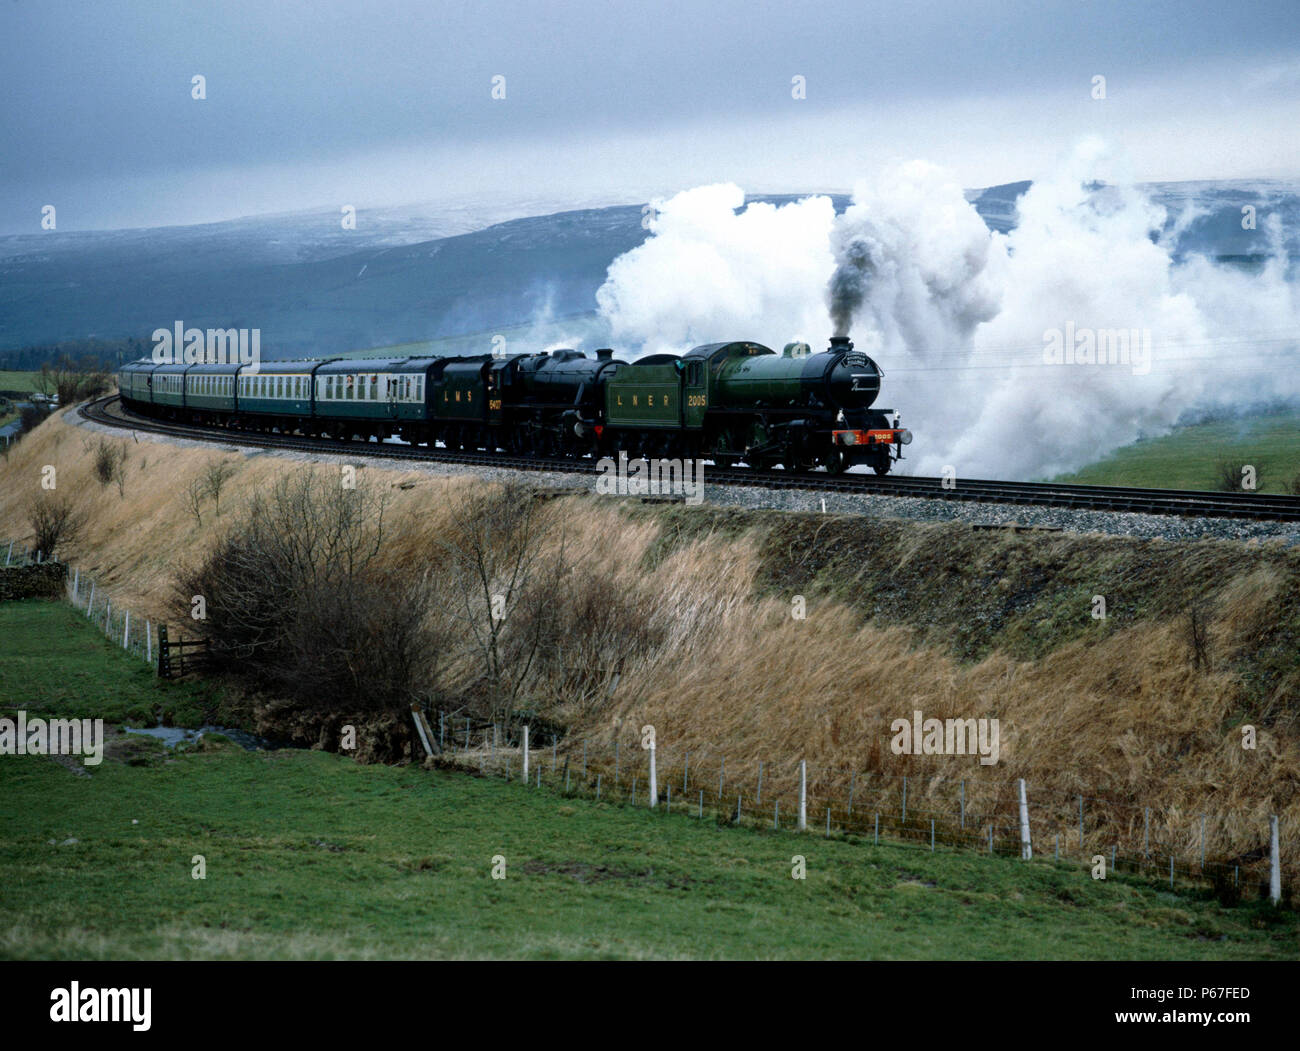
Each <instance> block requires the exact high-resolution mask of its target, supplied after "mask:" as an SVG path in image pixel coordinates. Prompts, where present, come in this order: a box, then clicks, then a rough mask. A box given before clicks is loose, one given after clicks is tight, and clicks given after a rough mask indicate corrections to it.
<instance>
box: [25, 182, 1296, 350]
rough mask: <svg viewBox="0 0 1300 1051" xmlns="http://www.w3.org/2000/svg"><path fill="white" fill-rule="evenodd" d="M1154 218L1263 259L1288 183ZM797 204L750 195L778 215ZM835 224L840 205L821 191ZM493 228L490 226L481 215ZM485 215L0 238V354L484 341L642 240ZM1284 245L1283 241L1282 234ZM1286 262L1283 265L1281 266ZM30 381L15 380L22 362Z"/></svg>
mask: <svg viewBox="0 0 1300 1051" xmlns="http://www.w3.org/2000/svg"><path fill="white" fill-rule="evenodd" d="M1029 185H1030V184H1029V183H1028V182H1017V183H1009V184H1007V185H1005V186H994V187H989V188H987V189H982V190H971V191H969V192H968V194H967V196H968V198H969V199H970V200H971V201H972V203H973V204H974V206H975V208H976V210H977V211H978V212H979V214H980V215H981V216H982V217H983V218H984V221H985V223H986V224H987V225H988V227H989V228H990V229H991V230H997V231H1002V232H1005V231H1006V230H1009V229H1011V228H1012V227H1013V226H1014V224H1015V202H1016V200H1017V198H1018V197H1019V196H1020V195H1021V194H1022V193H1024V191H1025V190H1026V189H1027V188H1028V187H1029ZM1150 189H1151V190H1152V192H1153V194H1154V196H1155V198H1156V199H1157V200H1158V201H1160V202H1161V203H1163V204H1165V205H1166V206H1167V207H1168V208H1169V209H1170V213H1171V217H1170V225H1169V229H1170V230H1173V229H1174V223H1175V220H1176V218H1177V217H1178V216H1180V215H1182V214H1184V212H1185V211H1186V210H1187V209H1194V210H1195V211H1194V214H1195V215H1196V218H1194V219H1191V220H1190V221H1189V222H1187V223H1186V224H1185V228H1182V229H1181V230H1180V231H1179V233H1178V235H1177V236H1178V238H1179V240H1178V245H1179V248H1180V250H1181V251H1184V252H1190V251H1195V252H1206V253H1209V254H1214V255H1222V256H1231V257H1234V258H1241V257H1249V256H1250V255H1251V253H1256V252H1259V251H1261V250H1263V245H1264V242H1263V239H1261V238H1258V237H1251V236H1248V235H1246V234H1245V233H1244V232H1243V231H1242V230H1241V223H1240V218H1241V215H1240V209H1241V206H1242V204H1243V203H1255V204H1257V205H1258V206H1259V207H1260V209H1261V213H1266V212H1267V211H1269V210H1274V211H1279V212H1281V213H1282V214H1283V218H1284V223H1283V225H1284V227H1285V228H1286V229H1287V230H1291V231H1294V230H1297V229H1300V222H1297V221H1296V220H1297V219H1300V196H1298V195H1297V194H1296V192H1295V189H1294V187H1290V186H1283V185H1281V184H1270V183H1257V184H1252V185H1251V186H1243V185H1228V184H1218V183H1171V184H1158V185H1154V186H1152V187H1150ZM795 199H796V195H780V196H762V197H751V198H750V200H751V201H754V200H762V201H772V202H783V201H789V200H795ZM832 200H833V201H834V202H835V207H836V209H837V210H840V211H842V210H843V209H844V208H846V207H847V206H848V204H849V198H848V197H846V196H844V195H833V196H832ZM497 214H500V209H498V212H497ZM491 216H492V212H491V211H490V210H489V209H487V208H486V207H483V208H480V209H478V210H477V211H476V210H473V209H469V208H467V207H465V206H463V205H460V206H456V207H452V208H449V209H448V210H447V211H446V212H445V213H440V212H438V210H437V206H436V205H431V206H428V207H426V208H416V207H411V208H407V209H393V210H389V211H387V212H368V211H366V212H361V213H359V214H358V223H357V229H356V230H353V231H345V230H343V229H342V228H341V226H340V223H339V215H338V214H336V213H332V212H327V211H316V212H309V213H302V214H296V215H289V216H263V217H253V218H247V219H239V220H234V221H230V222H224V223H211V224H206V225H202V226H191V227H164V228H158V229H146V230H121V231H94V232H69V233H63V232H52V233H43V234H29V235H21V236H10V237H3V238H0V354H2V353H3V351H4V350H7V349H13V348H21V347H30V346H33V345H36V344H54V343H58V342H60V341H65V340H86V339H91V338H98V339H101V340H120V339H136V340H146V341H147V340H148V339H149V334H150V333H151V332H153V330H154V329H156V328H159V327H163V326H171V325H172V324H174V323H175V322H176V321H177V320H181V321H184V322H185V323H186V324H187V325H194V326H197V327H202V328H208V327H237V328H245V327H246V328H260V329H261V332H262V349H263V353H264V354H266V355H267V356H268V357H272V358H275V357H297V356H302V355H306V354H324V353H339V352H343V351H349V350H356V349H359V348H365V347H379V346H386V345H391V344H399V343H409V342H418V341H426V340H433V339H439V338H445V337H450V336H463V335H466V334H470V333H478V332H488V333H493V332H499V331H502V330H503V329H505V328H509V327H512V326H519V325H524V324H529V323H533V322H536V321H538V320H543V321H544V320H548V319H554V318H562V317H567V316H575V315H584V314H590V313H592V312H593V311H594V310H595V306H596V304H595V293H596V290H597V289H598V288H599V287H600V285H601V284H602V283H603V282H604V280H605V274H606V270H607V268H608V266H609V264H610V263H611V262H612V261H613V260H614V259H615V258H616V257H617V256H619V255H621V254H622V253H624V252H626V251H628V250H629V249H631V248H633V247H635V246H636V245H638V244H640V243H641V242H642V241H643V240H644V239H645V237H646V231H645V230H644V229H643V228H642V226H641V219H642V213H641V206H640V205H639V204H632V205H619V206H614V207H605V208H588V209H584V210H579V211H564V212H556V213H554V214H550V215H538V216H533V217H530V218H516V219H511V220H509V221H506V222H496V223H495V224H493V225H487V224H488V223H489V222H490V221H491ZM1288 236H1291V237H1293V238H1294V237H1295V236H1296V235H1295V234H1290V235H1288ZM1295 254H1297V255H1300V252H1297V253H1295ZM28 367H30V366H28Z"/></svg>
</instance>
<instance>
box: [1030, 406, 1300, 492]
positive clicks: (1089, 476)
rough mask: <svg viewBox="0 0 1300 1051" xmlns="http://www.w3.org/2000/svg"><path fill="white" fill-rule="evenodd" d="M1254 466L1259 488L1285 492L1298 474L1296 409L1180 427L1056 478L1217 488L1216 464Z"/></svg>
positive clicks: (1299, 451) (1299, 433)
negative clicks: (1245, 418)
mask: <svg viewBox="0 0 1300 1051" xmlns="http://www.w3.org/2000/svg"><path fill="white" fill-rule="evenodd" d="M1223 460H1229V461H1233V462H1234V463H1236V464H1252V465H1254V466H1255V468H1256V469H1257V471H1258V472H1259V482H1260V485H1259V491H1260V492H1266V493H1280V492H1285V491H1286V487H1287V484H1288V483H1290V482H1292V481H1293V480H1294V479H1296V478H1297V477H1300V413H1292V412H1285V413H1273V414H1270V415H1267V416H1260V417H1257V418H1255V419H1252V420H1230V421H1220V422H1214V423H1200V424H1196V425H1194V426H1190V427H1180V428H1179V429H1178V430H1176V431H1174V432H1173V433H1171V434H1168V435H1165V436H1164V437H1161V438H1150V439H1145V440H1142V441H1138V442H1134V443H1133V444H1132V445H1126V446H1124V447H1123V448H1122V449H1119V450H1117V451H1116V452H1115V453H1113V454H1112V455H1110V456H1108V457H1106V458H1105V459H1104V460H1100V461H1098V462H1097V463H1094V464H1091V465H1090V466H1088V467H1085V468H1083V469H1082V470H1080V471H1076V472H1074V473H1073V474H1067V475H1060V476H1059V477H1057V478H1056V479H1054V480H1055V481H1058V482H1079V483H1083V484H1085V485H1135V486H1143V487H1151V488H1165V489H1215V488H1217V479H1218V473H1219V472H1218V465H1219V463H1220V461H1223Z"/></svg>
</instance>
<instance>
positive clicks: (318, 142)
mask: <svg viewBox="0 0 1300 1051" xmlns="http://www.w3.org/2000/svg"><path fill="white" fill-rule="evenodd" d="M1297 14H1298V9H1297V5H1296V2H1295V0H1278V2H1264V0H1259V2H1252V0H1238V2H1235V3H1232V4H1228V3H1225V2H1224V0H1176V2H1164V0H1140V2H1137V0H1004V2H1001V3H997V4H982V3H978V2H975V0H929V2H927V0H916V2H912V3H908V2H901V0H898V2H893V3H888V4H877V3H872V2H870V0H865V2H864V0H817V2H816V3H799V2H796V0H785V2H780V3H764V2H761V0H725V2H708V0H656V2H654V3H646V4H639V3H626V2H611V0H603V2H588V0H566V2H564V3H550V4H547V3H544V2H540V0H521V2H515V0H508V2H495V3H494V2H486V3H441V2H438V0H361V2H357V3H353V2H341V0H339V2H330V0H316V2H300V0H224V2H223V0H212V2H204V3H195V2H192V0H184V2H178V0H102V2H97V0H80V2H66V0H0V86H2V87H3V104H2V105H0V232H3V233H23V232H32V233H37V232H39V230H40V217H41V208H42V206H43V205H46V204H54V205H55V206H56V207H57V209H58V228H59V229H60V230H76V229H92V228H113V227H123V226H155V225H164V224H175V223H194V222H204V221H212V220H218V219H226V218H233V217H235V216H240V215H250V214H257V213H263V212H281V211H296V210H300V209H306V208H313V207H331V208H336V209H337V208H338V207H339V206H340V205H341V204H344V203H350V204H354V205H356V206H357V207H359V208H364V207H367V206H375V205H383V204H398V203H404V202H412V201H426V200H427V201H438V200H453V199H454V200H464V199H466V198H488V199H500V200H503V201H508V200H513V199H520V198H545V199H552V200H555V201H562V202H570V201H571V202H572V203H574V204H585V203H593V202H602V203H615V202H631V201H641V200H645V199H647V198H648V197H649V196H651V195H653V194H658V193H667V192H672V191H675V190H678V189H681V188H684V187H687V186H692V185H696V184H699V183H705V182H714V181H719V180H734V181H736V182H739V183H740V184H741V185H742V186H744V187H745V188H746V189H747V190H750V191H751V192H777V191H792V190H832V189H849V188H851V186H852V184H853V182H854V180H855V179H857V178H860V177H863V176H870V175H871V173H872V172H873V171H875V170H877V169H878V168H880V167H881V166H883V165H885V164H888V163H892V162H896V161H898V160H905V159H911V158H913V157H924V158H926V159H929V160H931V161H934V162H937V163H940V164H944V165H947V166H948V167H950V168H952V169H953V170H954V171H955V172H956V173H957V176H958V178H959V180H960V181H961V182H962V184H963V185H966V186H982V185H989V184H992V183H998V182H1007V181H1012V180H1015V179H1021V178H1029V177H1032V176H1033V175H1034V174H1035V173H1036V172H1039V171H1042V170H1043V169H1044V168H1045V167H1046V166H1049V165H1051V164H1052V163H1053V161H1054V160H1055V159H1056V158H1057V157H1058V156H1059V155H1060V154H1062V153H1063V152H1064V151H1065V150H1067V149H1068V148H1069V147H1070V146H1071V145H1072V144H1073V142H1074V141H1076V140H1077V139H1079V138H1081V137H1083V136H1085V135H1088V134H1100V135H1101V136H1103V137H1104V138H1106V139H1108V140H1109V141H1110V142H1111V143H1112V144H1113V145H1114V146H1115V147H1116V148H1117V149H1118V151H1119V153H1120V155H1121V156H1122V157H1124V158H1125V159H1126V161H1127V165H1128V168H1127V174H1129V175H1131V176H1132V177H1133V178H1135V179H1141V180H1148V179H1199V178H1248V177H1279V178H1293V177H1296V176H1298V175H1300V17H1297ZM195 75H202V76H203V77H205V78H206V94H207V97H206V99H203V100H201V101H200V100H195V99H193V98H192V97H191V94H192V88H191V83H192V77H194V76H195ZM1096 75H1102V76H1104V77H1105V78H1106V98H1105V99H1104V100H1097V99H1094V98H1092V97H1091V93H1092V90H1093V77H1094V76H1096ZM496 76H503V77H504V78H505V98H504V99H494V98H492V88H493V78H494V77H496ZM795 76H802V77H804V78H806V96H807V97H806V98H803V99H796V98H793V97H792V78H793V77H795Z"/></svg>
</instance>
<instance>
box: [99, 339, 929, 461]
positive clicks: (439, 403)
mask: <svg viewBox="0 0 1300 1051" xmlns="http://www.w3.org/2000/svg"><path fill="white" fill-rule="evenodd" d="M882 377H883V373H882V372H881V370H880V368H879V367H878V366H877V365H876V363H875V362H874V361H872V360H871V358H869V357H868V356H867V355H866V354H863V353H861V352H860V351H855V350H854V349H853V344H852V343H851V342H850V341H849V339H848V338H847V337H844V336H836V337H834V338H832V339H831V341H830V346H829V348H828V349H827V350H825V351H823V352H821V353H816V354H814V353H812V352H811V348H810V347H809V346H808V344H806V343H790V344H787V345H786V347H785V350H784V352H783V353H781V354H778V353H776V352H775V351H773V350H771V349H769V348H768V347H765V346H763V345H762V344H759V343H750V342H744V341H740V342H731V343H709V344H706V345H704V346H700V347H696V348H695V349H694V350H691V351H689V352H687V353H686V354H683V355H680V356H678V355H676V354H654V355H650V356H649V357H645V358H641V359H639V360H637V361H632V362H628V361H622V360H620V359H617V358H615V357H614V352H613V351H612V350H609V349H602V350H598V351H597V352H596V356H595V358H588V357H587V356H586V355H584V354H580V353H578V352H577V351H574V350H556V351H551V352H549V353H541V354H514V355H509V356H503V357H497V356H493V355H487V354H484V355H478V356H469V357H403V358H329V359H323V360H309V361H274V362H266V363H264V364H262V365H260V366H256V367H254V366H249V365H246V364H240V363H238V362H234V363H230V364H209V363H204V362H198V363H193V364H186V363H182V362H177V363H174V364H162V365H159V364H157V363H156V362H154V361H153V360H151V359H148V358H145V359H142V360H140V361H135V362H130V363H128V364H127V365H124V366H123V367H122V368H121V369H120V370H119V372H118V388H119V390H120V392H121V396H122V400H123V402H125V403H126V405H127V406H128V407H130V408H131V409H133V410H135V411H137V412H142V413H147V414H153V415H159V416H164V417H167V418H169V419H176V420H185V421H190V422H195V423H201V424H209V425H216V426H221V427H229V428H236V429H243V430H255V431H279V432H282V433H295V432H296V433H300V434H305V435H310V436H313V437H321V438H324V437H331V438H334V439H337V440H340V441H348V440H351V439H353V438H361V439H371V438H375V439H379V440H383V439H385V438H389V437H396V438H400V439H402V440H404V441H407V442H410V443H411V444H415V445H422V444H423V445H432V444H433V443H435V442H439V441H440V442H442V443H443V444H444V445H445V446H446V447H447V448H449V449H467V450H478V449H482V450H488V451H493V452H495V451H497V450H505V451H507V452H511V453H517V454H523V455H536V456H583V455H587V454H591V455H596V456H606V455H611V456H617V455H618V454H619V453H620V452H623V453H627V454H628V456H630V457H637V456H644V457H662V458H690V459H707V460H712V461H713V462H714V463H716V464H718V465H720V466H731V465H734V464H736V463H739V462H741V461H744V462H745V463H746V464H748V465H749V466H751V467H756V468H767V467H772V466H775V465H776V464H783V465H784V466H785V467H786V468H787V469H790V470H810V469H813V468H815V467H825V468H826V469H827V470H828V471H830V472H832V473H839V472H841V471H843V470H845V469H847V468H848V467H850V466H852V465H854V464H865V465H867V466H869V467H871V468H872V469H873V470H874V471H875V472H876V473H877V474H885V473H886V472H887V471H888V470H889V469H890V467H891V466H892V465H893V462H894V461H895V460H897V459H901V457H902V447H903V446H904V445H906V444H908V443H909V442H911V440H912V435H911V432H910V431H908V430H906V429H904V428H901V427H900V426H899V421H898V416H897V414H896V413H894V411H893V410H892V409H879V408H875V407H874V405H875V401H876V398H877V397H878V395H879V393H880V381H881V379H882ZM891 417H892V418H891Z"/></svg>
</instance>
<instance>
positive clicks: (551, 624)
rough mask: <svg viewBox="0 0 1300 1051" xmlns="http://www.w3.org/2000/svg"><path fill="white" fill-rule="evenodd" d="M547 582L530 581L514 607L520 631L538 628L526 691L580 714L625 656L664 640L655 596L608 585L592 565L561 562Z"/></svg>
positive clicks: (601, 694) (639, 654)
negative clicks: (532, 671) (530, 681)
mask: <svg viewBox="0 0 1300 1051" xmlns="http://www.w3.org/2000/svg"><path fill="white" fill-rule="evenodd" d="M552 581H553V583H552ZM548 583H550V586H548V587H545V588H543V587H535V588H533V589H531V590H530V591H529V592H528V593H527V594H526V596H525V598H524V600H523V601H522V602H521V604H520V609H519V610H518V612H517V614H516V621H517V623H516V626H517V627H518V628H519V629H520V630H521V634H523V635H525V636H529V635H531V634H533V633H534V632H536V634H537V636H538V655H537V659H536V667H535V683H534V686H533V693H534V694H535V695H536V696H538V698H539V699H543V698H544V699H545V700H546V701H547V702H548V703H549V705H551V706H573V709H574V712H575V714H577V715H579V716H581V715H587V714H590V713H591V712H592V711H593V710H594V709H595V708H596V707H598V706H599V705H600V704H601V703H602V702H603V701H604V699H605V698H606V696H607V694H608V692H609V689H610V686H611V685H612V684H613V681H614V676H615V675H616V674H618V673H619V672H620V671H622V669H623V666H624V664H625V662H627V661H635V660H638V659H640V658H643V657H645V656H647V655H648V654H650V653H652V652H654V651H655V650H656V649H657V648H658V647H659V646H661V645H662V644H663V643H664V632H663V630H662V628H661V627H660V626H658V625H657V623H656V618H655V615H654V614H655V610H654V597H653V595H651V594H649V593H647V592H644V591H640V590H630V589H628V588H627V587H625V586H624V585H622V584H618V585H615V584H614V583H613V582H612V581H611V579H610V578H609V576H608V575H604V574H601V573H600V572H599V567H590V566H586V565H576V566H569V567H566V572H565V573H564V574H563V575H562V576H560V577H558V578H554V577H552V578H548Z"/></svg>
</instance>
